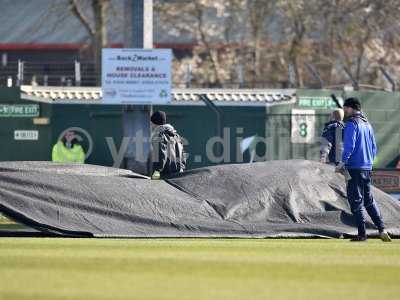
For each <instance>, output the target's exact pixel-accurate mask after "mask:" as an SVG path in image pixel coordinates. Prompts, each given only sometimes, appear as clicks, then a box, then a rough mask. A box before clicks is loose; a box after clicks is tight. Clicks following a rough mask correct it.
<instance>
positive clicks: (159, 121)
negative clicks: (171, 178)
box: [150, 111, 186, 179]
mask: <svg viewBox="0 0 400 300" xmlns="http://www.w3.org/2000/svg"><path fill="white" fill-rule="evenodd" d="M150 120H151V123H152V125H153V126H152V128H153V132H152V135H151V146H152V152H151V161H152V166H153V175H152V179H159V178H160V177H163V176H166V175H170V174H173V173H181V172H183V171H184V170H185V168H186V160H185V154H184V151H183V142H182V138H181V137H180V135H179V134H178V133H177V131H176V130H175V129H174V127H173V126H172V125H171V124H167V115H166V114H165V112H163V111H156V112H154V113H153V114H152V116H151V118H150Z"/></svg>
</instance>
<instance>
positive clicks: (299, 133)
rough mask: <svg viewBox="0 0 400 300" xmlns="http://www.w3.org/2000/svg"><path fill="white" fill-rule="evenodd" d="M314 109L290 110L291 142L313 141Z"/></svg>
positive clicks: (307, 142)
mask: <svg viewBox="0 0 400 300" xmlns="http://www.w3.org/2000/svg"><path fill="white" fill-rule="evenodd" d="M314 137H315V110H311V109H307V110H305V109H293V110H292V136H291V140H292V143H304V144H310V143H314V142H315V138H314Z"/></svg>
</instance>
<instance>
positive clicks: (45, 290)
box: [0, 238, 400, 300]
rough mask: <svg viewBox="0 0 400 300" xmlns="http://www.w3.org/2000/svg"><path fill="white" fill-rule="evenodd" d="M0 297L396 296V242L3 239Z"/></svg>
mask: <svg viewBox="0 0 400 300" xmlns="http://www.w3.org/2000/svg"><path fill="white" fill-rule="evenodd" d="M0 278H1V279H0V299H13V300H14V299H52V300H58V299H96V300H102V299H248V300H253V299H320V300H323V299H339V300H342V299H344V298H347V299H350V298H351V299H363V300H365V299H398V298H399V297H400V284H399V279H400V241H399V240H395V241H394V242H393V243H382V242H380V241H378V240H369V241H368V242H367V243H361V244H360V243H358V244H357V243H350V242H348V241H347V240H256V239H255V240H247V239H197V240H196V239H136V240H135V239H131V240H128V239H125V240H118V239H115V240H110V239H109V240H105V239H61V238H60V239H58V238H0Z"/></svg>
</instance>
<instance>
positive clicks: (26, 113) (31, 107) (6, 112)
mask: <svg viewBox="0 0 400 300" xmlns="http://www.w3.org/2000/svg"><path fill="white" fill-rule="evenodd" d="M39 115H40V107H39V105H38V104H1V105H0V118H5V117H25V118H29V117H39Z"/></svg>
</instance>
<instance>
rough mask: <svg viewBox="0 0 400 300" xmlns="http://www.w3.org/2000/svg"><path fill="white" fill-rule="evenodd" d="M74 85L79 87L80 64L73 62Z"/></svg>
mask: <svg viewBox="0 0 400 300" xmlns="http://www.w3.org/2000/svg"><path fill="white" fill-rule="evenodd" d="M75 85H76V86H81V63H80V62H79V61H77V60H75Z"/></svg>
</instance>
